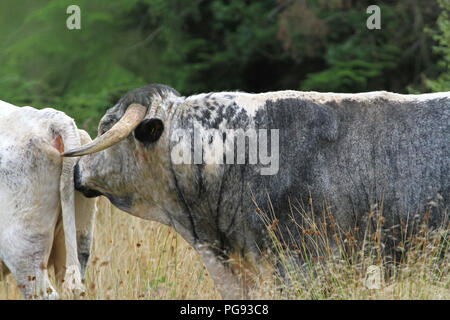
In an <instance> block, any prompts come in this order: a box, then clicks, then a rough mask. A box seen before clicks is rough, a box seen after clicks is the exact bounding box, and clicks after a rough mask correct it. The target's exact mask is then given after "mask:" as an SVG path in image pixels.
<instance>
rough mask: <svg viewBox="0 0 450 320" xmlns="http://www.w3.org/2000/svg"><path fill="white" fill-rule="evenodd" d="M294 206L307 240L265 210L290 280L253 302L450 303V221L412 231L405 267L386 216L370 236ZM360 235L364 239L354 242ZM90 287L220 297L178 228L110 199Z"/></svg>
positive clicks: (102, 213)
mask: <svg viewBox="0 0 450 320" xmlns="http://www.w3.org/2000/svg"><path fill="white" fill-rule="evenodd" d="M292 208H293V209H292V212H291V214H292V220H291V221H292V223H293V224H294V225H295V226H296V228H298V230H299V231H300V233H301V234H302V235H303V237H302V239H293V238H292V237H291V238H290V239H283V238H281V237H280V233H279V232H277V231H279V230H278V228H279V225H278V223H277V221H276V219H275V218H274V212H270V213H268V214H264V213H263V212H261V213H262V214H261V217H262V218H263V219H264V222H265V223H266V226H267V230H268V232H269V233H270V236H271V239H272V244H273V248H275V250H274V252H273V254H272V255H268V256H266V257H265V258H264V259H266V264H274V263H275V262H278V264H279V265H282V266H283V269H284V270H285V274H283V275H281V274H280V273H279V272H278V273H277V272H276V273H275V274H264V275H259V276H258V277H257V278H258V280H257V285H256V288H255V289H252V290H251V291H250V298H252V299H450V275H449V274H450V272H449V269H450V260H449V258H450V254H449V248H450V247H449V239H448V230H449V225H448V221H446V222H445V225H443V226H442V228H441V229H439V230H437V231H433V232H431V231H430V230H428V229H427V227H426V224H425V223H423V221H422V222H420V223H422V224H419V228H418V231H417V233H415V234H413V235H410V234H408V232H406V233H405V236H404V237H402V241H401V242H400V243H395V248H396V250H397V252H400V260H401V261H396V262H400V263H395V264H394V263H392V260H394V259H392V256H389V255H387V258H386V255H382V254H381V253H382V249H383V245H382V240H383V237H384V236H388V235H387V233H386V230H387V229H388V228H387V227H386V226H384V224H383V222H384V221H383V217H382V210H373V212H372V213H371V215H372V216H371V219H372V222H373V223H370V224H368V227H367V230H343V229H341V228H340V227H339V226H338V225H337V224H336V223H335V222H334V217H333V215H332V214H331V212H326V211H324V212H323V217H322V219H319V220H315V218H314V216H312V215H308V214H306V213H305V211H304V210H300V209H297V208H296V207H295V206H292ZM300 221H301V222H300ZM425 222H426V221H425ZM400 229H401V230H403V229H402V228H400ZM357 232H363V235H364V237H363V238H364V240H363V241H357V240H356V239H357V237H356V233H357ZM401 232H402V231H401ZM331 239H333V240H334V244H333V245H332V244H331V243H332V241H331ZM286 242H290V243H294V244H295V245H294V248H292V247H291V249H287V246H286ZM406 246H409V247H410V248H409V250H404V249H405V247H406ZM402 250H403V251H402ZM299 257H300V258H301V260H302V261H304V263H302V264H301V265H300V264H299V262H298V261H299V260H298V258H299ZM388 258H389V259H388ZM269 269H270V268H269ZM299 270H302V272H299ZM50 273H52V272H50ZM52 281H53V283H55V281H54V279H52ZM85 285H86V288H87V293H86V295H85V296H84V297H83V299H220V294H219V293H218V291H217V290H216V289H215V287H214V284H213V281H212V279H211V277H210V276H209V275H208V272H207V271H206V269H205V267H204V265H203V263H202V262H201V260H200V258H199V256H198V255H197V254H196V252H195V251H194V250H193V249H192V248H191V247H190V246H189V245H188V244H187V243H186V242H185V241H184V240H183V239H182V238H181V237H180V236H179V235H177V234H176V232H175V231H174V230H173V229H171V228H169V227H166V226H163V225H161V224H158V223H154V222H149V221H145V220H141V219H139V218H135V217H132V216H130V215H128V214H126V213H123V212H120V211H119V210H116V209H114V208H112V207H111V205H110V204H109V202H108V201H107V200H105V199H101V200H100V203H99V214H98V218H97V223H96V228H95V237H94V244H93V252H92V256H91V261H90V264H89V267H88V270H87V276H86V282H85ZM58 290H59V292H62V291H61V288H58ZM21 298H22V297H21V295H20V292H19V291H18V289H17V287H16V286H15V283H14V280H13V278H12V276H11V275H8V276H7V277H6V278H5V279H0V299H21Z"/></svg>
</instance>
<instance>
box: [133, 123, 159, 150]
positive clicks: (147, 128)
mask: <svg viewBox="0 0 450 320" xmlns="http://www.w3.org/2000/svg"><path fill="white" fill-rule="evenodd" d="M163 131H164V124H163V122H162V121H161V120H160V119H158V118H152V119H145V120H142V122H141V123H140V124H139V125H138V126H137V128H136V129H135V130H134V136H135V137H136V139H137V140H139V141H140V142H142V143H143V144H145V145H147V144H150V143H154V142H156V141H158V140H159V138H160V137H161V135H162V133H163Z"/></svg>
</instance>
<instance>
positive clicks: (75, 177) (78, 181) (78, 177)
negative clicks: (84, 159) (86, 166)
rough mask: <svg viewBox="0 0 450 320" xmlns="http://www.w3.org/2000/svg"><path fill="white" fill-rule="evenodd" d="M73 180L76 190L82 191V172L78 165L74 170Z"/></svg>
mask: <svg viewBox="0 0 450 320" xmlns="http://www.w3.org/2000/svg"><path fill="white" fill-rule="evenodd" d="M73 180H74V182H75V190H80V189H81V172H80V167H79V166H78V163H77V164H76V165H75V168H74V170H73Z"/></svg>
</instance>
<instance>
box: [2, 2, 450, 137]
mask: <svg viewBox="0 0 450 320" xmlns="http://www.w3.org/2000/svg"><path fill="white" fill-rule="evenodd" d="M440 2H441V5H442V7H443V8H446V10H442V9H439V6H438V5H437V2H435V1H434V0H415V1H412V2H409V1H408V2H407V1H395V2H394V1H387V0H386V1H378V5H379V6H380V7H381V25H382V29H381V30H368V29H367V28H366V19H367V18H368V16H369V15H368V14H366V8H367V6H368V5H370V4H372V3H371V1H368V0H367V1H366V0H364V1H348V0H332V1H325V0H311V1H306V0H262V1H249V0H246V1H242V0H210V1H207V0H194V1H191V0H130V1H110V0H97V1H89V0H77V1H68V0H54V1H46V0H17V1H16V0H6V1H2V2H0V99H2V100H5V101H8V102H11V103H14V104H17V105H32V106H35V107H55V108H58V109H61V110H63V111H65V112H66V113H68V114H69V115H70V116H72V117H74V118H75V119H76V120H77V122H78V125H79V126H81V127H83V128H86V129H88V130H89V132H90V133H91V134H92V135H94V136H95V131H96V126H97V123H98V121H99V120H100V117H101V116H102V114H103V113H104V111H105V110H106V109H107V108H110V107H112V106H113V105H114V104H115V103H116V102H117V100H118V99H119V98H120V97H121V96H122V95H123V94H124V93H125V92H126V91H128V90H130V89H133V88H136V87H140V86H142V85H145V84H148V83H164V84H167V85H170V86H172V87H174V88H175V89H177V90H178V91H179V92H180V93H181V94H183V95H189V94H193V93H198V92H207V91H219V90H243V91H249V92H262V91H269V90H282V89H295V90H298V89H301V90H317V91H337V92H357V91H370V90H381V89H383V90H389V91H396V92H407V91H408V90H410V91H415V92H424V91H428V90H433V91H441V90H448V89H449V87H448V84H449V81H448V80H449V74H448V61H449V51H448V50H449V49H448V48H449V47H448V41H449V40H448V39H449V29H450V28H449V21H448V6H449V4H448V3H449V0H440ZM72 4H76V5H78V6H79V7H80V9H81V30H68V29H67V28H66V19H67V18H68V17H69V15H68V14H67V13H66V9H67V7H68V6H69V5H72ZM439 15H440V16H439ZM438 16H439V19H437V17H438ZM436 22H437V26H435V24H436ZM425 30H434V31H427V32H425ZM433 39H434V41H435V42H433ZM433 43H434V44H435V46H434V47H432V44H433ZM424 79H427V80H426V81H424Z"/></svg>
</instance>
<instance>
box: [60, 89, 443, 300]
mask: <svg viewBox="0 0 450 320" xmlns="http://www.w3.org/2000/svg"><path fill="white" fill-rule="evenodd" d="M449 116H450V93H449V92H444V93H437V94H424V95H400V94H394V93H388V92H368V93H359V94H335V93H317V92H297V91H280V92H269V93H261V94H249V93H241V92H218V93H208V94H200V95H194V96H190V97H181V96H179V94H178V93H177V92H176V91H175V90H174V89H172V88H170V87H167V86H164V85H149V86H146V87H143V88H140V89H136V90H133V91H130V92H129V93H128V94H126V95H125V96H124V97H123V98H122V99H121V100H120V101H119V102H118V103H117V104H116V105H115V106H114V107H113V108H111V109H110V110H108V112H107V113H106V114H105V116H104V117H103V119H102V120H101V122H100V125H99V137H97V139H95V140H94V141H93V142H92V143H91V144H89V145H86V146H84V147H81V148H77V149H75V150H72V151H69V152H66V153H65V155H66V156H81V155H87V156H86V157H83V158H81V160H80V161H79V163H78V165H77V166H76V168H75V185H76V188H77V189H78V190H80V191H82V192H84V194H85V195H87V196H96V195H100V194H102V195H105V196H107V197H108V198H109V199H110V200H111V202H112V203H113V204H114V205H115V206H117V207H118V208H120V209H122V210H124V211H126V212H129V213H130V214H132V215H135V216H139V217H142V218H144V219H148V220H156V221H159V222H161V223H164V224H167V225H170V226H172V227H173V228H175V229H176V231H177V232H179V233H180V234H181V235H182V236H183V237H184V239H186V240H187V241H188V242H189V243H190V244H191V245H192V246H193V247H194V248H195V249H196V250H197V251H198V253H199V254H200V256H201V257H202V259H203V261H204V263H205V265H206V267H207V268H208V270H209V272H210V274H211V276H212V277H213V278H214V281H215V283H216V285H217V286H218V288H219V290H220V292H221V294H222V296H223V297H224V298H238V297H242V296H243V295H244V296H245V287H244V288H243V286H244V283H243V282H242V281H240V274H239V270H240V269H239V265H242V264H250V265H256V266H258V265H261V263H260V262H261V261H262V260H263V259H261V252H263V251H264V250H266V249H268V248H269V247H270V241H268V233H267V232H266V229H265V226H264V224H263V223H262V222H261V219H260V217H258V214H257V213H256V212H255V205H254V201H255V202H256V203H257V204H258V205H259V206H260V207H261V208H263V209H265V210H267V208H268V201H267V198H268V196H270V200H271V204H272V207H273V210H274V214H275V216H276V218H277V219H278V220H279V223H278V226H279V227H280V230H281V231H282V232H285V239H289V238H290V237H289V236H288V233H290V234H291V235H292V236H293V237H294V238H295V237H301V236H302V235H301V234H298V233H297V231H296V230H295V229H296V228H294V227H292V225H293V224H292V223H290V212H291V210H290V207H289V203H290V200H292V199H297V200H298V201H299V203H304V204H306V205H307V204H308V201H309V199H310V197H311V198H312V199H313V200H314V201H313V203H314V205H315V206H316V207H315V208H314V209H315V210H314V212H316V214H319V215H322V204H323V203H324V201H326V203H327V204H328V206H329V207H330V210H331V211H332V213H333V215H334V217H335V219H336V221H337V222H338V223H339V225H340V226H343V227H346V226H347V227H353V226H355V225H358V224H361V223H363V221H364V218H365V217H366V216H367V215H368V212H369V210H370V208H371V206H372V205H374V204H376V203H378V202H380V201H382V203H383V215H384V217H385V219H386V224H390V225H394V223H398V219H405V220H406V218H407V217H408V216H409V215H412V214H416V213H419V214H422V215H423V214H424V211H425V210H424V209H425V207H426V206H427V203H430V202H429V201H431V200H433V202H432V203H434V204H435V205H434V206H433V208H432V211H431V224H432V225H434V226H436V225H438V224H439V223H441V222H442V221H443V220H444V216H445V215H446V214H447V211H448V196H449V148H448V144H449V141H450V134H449V129H450V126H449V119H450V117H449ZM199 123H200V128H198V129H196V130H198V131H199V132H197V133H195V132H193V131H194V128H195V126H196V125H197V127H199V125H198V124H199ZM211 129H216V130H219V132H222V133H223V139H224V141H225V139H226V136H225V135H226V133H228V132H229V130H230V129H233V130H239V129H242V130H245V132H247V131H248V130H251V129H258V130H259V129H263V130H269V129H270V130H271V129H278V130H279V140H278V141H277V140H275V144H273V145H272V146H271V148H272V151H274V152H275V151H276V142H278V145H279V149H278V154H279V169H278V170H277V172H276V173H275V174H271V175H270V174H269V175H262V174H261V169H262V167H264V165H263V164H262V162H259V163H258V162H257V163H253V164H249V163H248V162H246V164H238V163H236V162H234V163H233V162H232V161H230V162H225V164H214V163H209V164H206V163H198V162H197V163H195V162H194V163H192V164H189V163H179V162H175V161H174V157H173V156H174V153H175V156H177V152H179V150H186V149H187V150H189V149H191V146H192V150H193V152H194V153H195V150H194V149H195V141H194V142H192V141H191V140H189V139H186V140H185V139H182V137H180V136H178V135H176V134H175V132H179V131H180V130H182V132H184V135H188V136H189V135H190V136H192V137H195V135H196V134H197V136H205V135H206V133H207V132H208V131H209V130H211ZM182 141H184V142H182ZM186 141H187V142H186ZM191 142H192V145H191ZM180 143H184V144H185V145H184V149H183V148H181V149H180ZM216 143H217V140H214V141H213V140H211V143H210V145H209V146H210V147H211V146H212V148H213V149H214V146H215V144H216ZM205 146H206V147H208V144H206V145H203V147H202V148H204V147H205ZM260 147H261V146H260ZM174 150H177V152H174ZM219 150H222V149H220V148H219ZM249 150H250V147H249V146H248V147H247V148H246V149H245V151H246V152H249ZM203 154H205V150H203ZM181 156H182V155H181V154H180V157H181ZM224 156H225V155H224ZM194 157H195V156H194ZM175 158H176V157H175ZM178 160H179V159H177V161H178ZM230 258H233V260H232V261H240V262H241V263H240V264H236V263H230Z"/></svg>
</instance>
